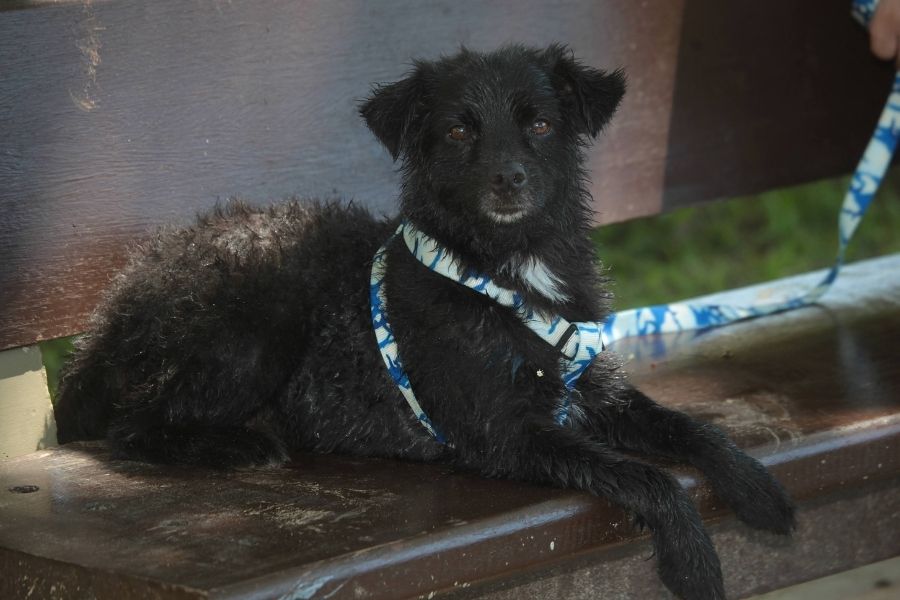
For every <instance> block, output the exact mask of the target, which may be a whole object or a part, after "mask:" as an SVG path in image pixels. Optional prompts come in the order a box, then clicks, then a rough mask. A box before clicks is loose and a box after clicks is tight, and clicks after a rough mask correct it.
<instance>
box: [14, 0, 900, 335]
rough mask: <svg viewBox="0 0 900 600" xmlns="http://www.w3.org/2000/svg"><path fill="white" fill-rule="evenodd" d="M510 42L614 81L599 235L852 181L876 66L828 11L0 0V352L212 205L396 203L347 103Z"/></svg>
mask: <svg viewBox="0 0 900 600" xmlns="http://www.w3.org/2000/svg"><path fill="white" fill-rule="evenodd" d="M29 6H31V7H32V8H22V7H29ZM3 7H6V8H7V9H8V10H2V8H3ZM506 41H517V42H524V43H529V44H536V45H543V44H547V43H549V42H552V41H563V42H567V43H569V44H570V45H571V46H572V48H573V49H574V50H575V51H576V52H577V54H578V56H580V57H581V58H582V59H583V60H584V61H585V62H587V63H589V64H592V65H597V66H601V67H608V68H614V67H623V68H625V70H626V71H627V73H628V77H629V92H628V94H627V95H626V99H625V101H624V104H623V106H622V108H621V110H620V112H619V114H618V115H617V116H616V118H615V120H614V122H613V124H612V126H611V127H610V128H609V129H608V131H607V132H605V133H604V134H603V135H602V136H601V139H600V140H599V142H598V144H597V146H596V147H595V148H594V149H593V150H591V151H590V153H589V164H588V166H589V172H590V175H591V178H592V181H593V184H592V187H591V190H592V192H593V196H594V200H595V208H596V209H597V219H598V222H611V221H618V220H623V219H628V218H633V217H636V216H641V215H648V214H654V213H657V212H659V211H661V210H664V209H668V208H672V207H676V206H683V205H687V204H693V203H697V202H705V201H709V200H712V199H716V198H720V197H723V196H731V195H735V194H745V193H750V192H754V191H759V190H762V189H767V188H771V187H773V186H776V185H786V184H791V183H797V182H802V181H808V180H812V179H816V178H821V177H825V176H832V175H837V174H840V173H846V172H849V171H850V170H851V169H852V167H853V165H854V163H855V161H856V159H857V157H858V156H859V154H860V152H861V150H862V148H863V145H864V142H865V138H866V137H867V136H868V135H869V133H870V131H871V129H872V126H873V124H874V122H875V118H876V116H877V114H878V111H879V107H880V104H881V103H882V102H883V98H884V96H885V94H886V91H887V89H888V87H889V84H890V78H891V76H892V71H891V68H890V66H889V65H886V64H879V63H878V62H877V61H875V60H874V59H872V58H871V57H870V56H869V54H868V50H867V44H866V36H865V34H864V32H863V31H862V30H861V29H860V28H859V27H858V26H857V25H856V24H855V23H854V22H853V21H852V20H851V19H850V18H849V16H848V10H847V6H846V3H843V2H828V3H820V4H817V5H816V7H815V10H812V9H810V7H809V3H808V2H804V1H803V0H791V1H786V2H781V3H779V5H778V8H777V9H774V8H772V7H769V6H764V5H761V4H759V3H750V2H744V3H736V2H717V1H714V0H688V1H684V0H643V1H641V2H616V1H614V0H603V1H600V0H597V1H591V2H587V1H583V0H556V1H554V2H543V1H538V0H528V1H525V2H515V3H512V2H496V3H494V2H492V3H482V2H475V1H474V0H471V1H470V0H464V1H458V0H454V1H452V2H451V1H440V0H439V1H430V2H417V1H413V0H408V1H403V2H390V3H373V2H363V1H362V0H359V1H354V2H326V1H324V0H322V1H318V2H288V1H285V0H281V1H274V0H273V1H268V2H265V3H258V2H251V1H250V0H242V1H234V2H224V1H219V0H211V1H208V2H182V1H179V0H156V1H154V2H143V1H141V0H111V1H107V2H91V1H88V0H85V1H84V2H52V3H51V2H28V1H17V2H12V3H7V4H5V5H3V4H0V65H2V76H0V306H2V307H3V310H2V311H0V349H2V348H9V347H14V346H18V345H25V344H30V343H33V342H35V341H37V340H42V339H50V338H54V337H59V336H63V335H70V334H73V333H76V332H79V331H82V330H83V329H84V327H85V323H86V318H87V315H88V314H89V312H90V311H91V309H92V308H93V306H94V305H95V304H96V302H97V299H98V297H99V294H100V292H101V290H102V289H103V288H104V287H105V286H106V284H107V282H108V280H109V277H110V275H111V273H112V272H114V271H115V270H116V269H117V268H119V267H120V266H121V265H122V263H123V260H124V253H125V248H126V247H127V246H128V244H130V243H131V242H132V241H133V240H134V239H135V238H138V237H141V236H144V235H148V233H149V232H150V231H152V230H153V229H154V228H155V227H157V226H158V225H160V224H162V223H173V222H174V223H184V222H187V221H188V220H190V219H191V218H192V216H193V215H194V214H195V213H196V212H198V211H201V210H205V209H208V208H209V207H211V206H212V205H213V204H214V203H215V202H216V201H217V200H220V199H224V198H227V197H231V196H241V197H244V198H246V199H248V200H251V201H254V202H265V201H270V200H278V199H281V198H284V197H286V196H289V195H294V194H297V195H301V196H319V197H331V196H341V197H344V198H348V199H349V198H352V199H353V200H354V201H355V202H358V203H364V204H366V205H367V206H369V207H371V208H372V209H373V210H374V211H376V212H391V211H393V210H394V207H395V198H396V195H397V186H398V177H397V173H396V167H395V166H394V165H392V164H391V162H390V159H389V156H388V155H387V153H386V152H385V151H384V150H382V149H381V148H380V147H379V146H378V144H377V142H376V141H375V140H374V138H373V137H372V136H371V135H370V134H369V133H368V132H367V130H366V128H365V126H364V124H363V123H362V121H361V119H360V118H359V117H358V116H357V115H356V107H357V105H358V102H359V101H360V100H361V99H362V98H363V97H364V96H365V95H366V94H367V92H368V90H369V89H370V86H371V85H372V84H373V83H376V82H385V81H391V80H394V79H397V78H399V77H401V76H402V75H403V73H404V72H405V71H406V70H407V68H408V65H409V62H410V59H411V57H434V56H437V55H439V54H441V53H449V52H453V51H454V50H455V49H456V48H458V46H459V45H460V44H465V45H468V46H470V47H473V48H476V49H489V48H493V47H495V46H497V45H498V44H500V43H502V42H506Z"/></svg>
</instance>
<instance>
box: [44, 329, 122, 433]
mask: <svg viewBox="0 0 900 600" xmlns="http://www.w3.org/2000/svg"><path fill="white" fill-rule="evenodd" d="M89 336H90V334H88V336H86V337H85V338H84V339H81V340H79V341H78V342H76V347H75V351H74V352H73V353H72V354H71V355H70V356H69V358H68V360H67V361H66V363H65V365H63V367H62V369H61V370H60V378H59V387H58V388H57V392H56V401H55V402H54V413H55V415H56V437H57V439H58V440H59V443H60V444H65V443H68V442H74V441H78V440H96V439H101V438H104V437H106V431H107V429H108V427H109V421H110V419H111V417H112V413H113V401H112V396H113V394H112V387H113V386H112V385H111V383H112V382H110V381H109V378H110V377H111V376H112V373H111V370H110V369H108V368H105V366H104V364H103V358H102V355H101V354H98V353H95V352H92V351H90V350H91V349H90V346H91V345H92V341H93V340H91V339H90V337H89Z"/></svg>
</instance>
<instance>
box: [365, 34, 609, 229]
mask: <svg viewBox="0 0 900 600" xmlns="http://www.w3.org/2000/svg"><path fill="white" fill-rule="evenodd" d="M624 91H625V81H624V76H623V74H622V73H621V72H620V71H616V72H612V73H608V72H604V71H600V70H597V69H593V68H590V67H586V66H584V65H582V64H580V63H579V62H578V61H576V60H575V59H574V57H573V56H572V53H571V52H570V51H569V50H568V49H567V48H566V47H564V46H560V45H553V46H550V47H549V48H546V49H540V50H539V49H532V48H526V47H522V46H507V47H504V48H501V49H499V50H497V51H495V52H491V53H486V54H482V53H477V52H472V51H468V50H462V51H461V52H460V53H459V54H457V55H455V56H452V57H445V58H442V59H440V60H437V61H434V62H426V61H419V62H416V63H415V68H414V69H413V71H412V72H411V73H410V74H409V76H408V77H406V78H405V79H403V80H401V81H398V82H396V83H392V84H388V85H383V86H379V87H377V88H376V89H375V90H374V92H373V94H372V96H371V97H370V98H369V99H368V100H367V101H366V102H365V103H364V104H363V106H362V107H361V109H360V112H361V114H362V116H363V117H364V118H365V120H366V122H367V123H368V125H369V128H370V129H371V130H372V131H373V132H374V133H375V135H376V136H377V137H378V139H379V140H380V141H381V142H382V143H383V144H384V145H385V147H386V148H387V149H388V150H389V151H390V153H391V155H392V156H393V157H394V159H395V160H396V159H398V158H402V160H403V165H404V174H405V178H404V193H403V197H402V202H403V211H404V213H405V214H406V216H407V217H409V218H410V219H411V220H413V221H414V222H417V223H418V224H420V225H421V224H423V222H426V223H427V222H433V223H436V222H440V223H442V224H443V225H444V226H445V227H446V226H453V225H456V226H465V227H468V228H470V229H471V228H476V229H477V228H484V227H486V226H487V227H490V230H491V231H493V232H494V233H495V234H496V233H497V228H498V227H501V226H504V225H512V224H519V225H520V226H521V225H523V224H525V223H526V222H528V221H539V220H541V219H544V220H546V219H547V218H554V217H552V216H550V217H548V216H547V214H546V213H548V212H551V211H566V210H567V208H568V209H570V212H571V210H576V208H573V207H567V206H565V205H564V204H566V203H568V204H576V205H579V207H583V204H584V203H583V198H582V197H581V186H580V179H581V171H580V168H579V167H580V164H581V154H580V146H581V145H582V143H583V142H584V140H586V139H587V138H593V137H596V135H597V134H598V133H599V132H600V130H601V129H602V128H603V126H604V125H605V124H606V123H607V122H608V121H609V119H610V117H611V116H612V115H613V113H614V112H615V109H616V106H617V105H618V104H619V100H620V99H621V98H622V94H623V93H624ZM557 218H558V216H557ZM429 229H434V227H429Z"/></svg>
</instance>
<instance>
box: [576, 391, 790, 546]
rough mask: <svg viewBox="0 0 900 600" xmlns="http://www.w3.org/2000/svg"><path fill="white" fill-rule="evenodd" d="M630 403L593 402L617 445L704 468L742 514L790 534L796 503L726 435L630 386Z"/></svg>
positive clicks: (755, 523) (754, 524) (626, 399)
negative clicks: (606, 404) (615, 406)
mask: <svg viewBox="0 0 900 600" xmlns="http://www.w3.org/2000/svg"><path fill="white" fill-rule="evenodd" d="M621 399H622V400H623V401H624V402H623V404H624V406H623V407H621V408H614V407H609V406H604V407H603V408H602V409H600V410H599V411H598V410H597V405H591V407H590V408H591V410H593V411H595V417H597V418H598V419H601V420H602V425H601V427H605V429H606V433H607V439H608V440H609V442H610V443H612V444H614V445H615V446H617V447H620V448H623V449H628V450H633V451H636V452H640V453H643V454H647V455H650V456H663V457H667V458H671V459H674V460H677V461H680V462H686V463H688V464H691V465H692V466H694V467H696V468H697V469H699V470H700V471H701V472H702V473H703V474H704V475H705V476H706V477H707V479H708V480H709V482H710V484H711V485H712V488H713V490H714V491H715V493H716V494H717V495H718V496H719V497H720V498H721V499H722V500H724V501H725V502H726V503H728V505H729V506H730V507H731V508H732V509H733V510H734V512H735V513H736V514H737V516H738V518H739V519H741V520H742V521H744V522H745V523H747V524H748V525H750V526H751V527H754V528H757V529H763V530H767V531H772V532H775V533H779V534H787V533H789V532H790V531H791V530H792V529H793V527H794V507H793V504H792V502H791V500H790V498H789V497H788V495H787V493H786V492H785V490H784V488H782V486H781V484H779V483H778V481H776V480H775V478H774V477H772V475H770V474H769V472H768V471H767V470H766V468H765V467H763V466H762V465H761V464H760V463H759V462H758V461H757V460H755V459H754V458H751V457H750V456H748V455H747V454H745V453H744V452H742V451H741V450H740V449H738V448H737V446H735V445H734V443H733V442H732V441H731V440H729V439H728V438H727V437H726V436H725V434H723V433H722V432H721V431H719V430H718V429H716V428H715V427H713V426H712V425H708V424H706V423H701V422H699V421H696V420H694V419H692V418H691V417H689V416H688V415H686V414H684V413H681V412H677V411H674V410H671V409H668V408H665V407H663V406H660V405H659V404H657V403H655V402H654V401H653V400H651V399H650V398H648V397H647V396H646V395H644V394H643V393H641V392H640V391H638V390H636V389H634V388H632V387H627V388H625V390H624V391H623V397H622V398H621Z"/></svg>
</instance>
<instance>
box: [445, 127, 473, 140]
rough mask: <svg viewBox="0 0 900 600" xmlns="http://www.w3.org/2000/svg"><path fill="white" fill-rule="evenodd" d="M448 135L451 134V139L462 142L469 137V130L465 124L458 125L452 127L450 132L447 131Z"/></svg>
mask: <svg viewBox="0 0 900 600" xmlns="http://www.w3.org/2000/svg"><path fill="white" fill-rule="evenodd" d="M447 135H449V136H450V139H451V140H456V141H457V142H461V141H463V140H467V139H469V130H468V128H467V127H466V126H465V125H457V126H455V127H451V128H450V132H449V133H447Z"/></svg>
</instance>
